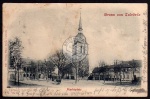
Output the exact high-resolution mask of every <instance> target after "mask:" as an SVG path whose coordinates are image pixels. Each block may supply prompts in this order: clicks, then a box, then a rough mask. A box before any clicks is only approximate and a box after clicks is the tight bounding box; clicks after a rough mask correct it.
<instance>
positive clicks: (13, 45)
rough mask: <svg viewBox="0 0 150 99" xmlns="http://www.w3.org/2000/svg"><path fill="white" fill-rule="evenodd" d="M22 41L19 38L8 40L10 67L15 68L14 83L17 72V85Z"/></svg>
mask: <svg viewBox="0 0 150 99" xmlns="http://www.w3.org/2000/svg"><path fill="white" fill-rule="evenodd" d="M22 49H23V46H22V42H21V41H20V39H19V38H17V37H16V38H15V40H14V41H9V53H10V61H11V65H12V67H13V68H14V69H15V84H16V80H17V77H16V76H17V72H18V85H19V69H20V68H21V65H22V63H23V62H22V56H21V54H22Z"/></svg>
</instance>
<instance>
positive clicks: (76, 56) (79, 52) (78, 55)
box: [72, 13, 89, 79]
mask: <svg viewBox="0 0 150 99" xmlns="http://www.w3.org/2000/svg"><path fill="white" fill-rule="evenodd" d="M72 48H73V49H72V50H73V55H72V57H73V62H74V63H75V68H74V70H73V71H74V72H73V75H74V77H75V78H76V79H77V78H84V77H87V76H88V74H89V61H88V44H87V41H86V37H85V36H84V34H83V28H82V22H81V13H80V20H79V27H78V34H77V35H76V36H75V38H74V43H73V47H72Z"/></svg>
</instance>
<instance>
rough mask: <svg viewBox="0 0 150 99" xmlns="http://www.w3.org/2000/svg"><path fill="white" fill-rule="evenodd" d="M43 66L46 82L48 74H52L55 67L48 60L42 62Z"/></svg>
mask: <svg viewBox="0 0 150 99" xmlns="http://www.w3.org/2000/svg"><path fill="white" fill-rule="evenodd" d="M44 65H45V73H46V80H48V77H49V73H51V74H52V71H54V69H55V66H54V65H53V63H52V62H51V61H50V60H48V61H46V59H45V60H44Z"/></svg>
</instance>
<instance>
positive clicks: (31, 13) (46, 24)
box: [3, 4, 146, 68]
mask: <svg viewBox="0 0 150 99" xmlns="http://www.w3.org/2000/svg"><path fill="white" fill-rule="evenodd" d="M3 6H4V12H5V14H4V15H5V16H4V21H5V22H4V27H5V28H6V29H7V33H8V36H9V39H13V38H14V37H16V36H18V37H20V38H21V40H22V43H23V46H24V50H23V54H22V55H23V57H24V58H27V57H29V58H31V59H36V60H39V59H41V60H43V59H45V58H47V57H48V55H49V54H53V53H54V52H55V50H56V49H62V45H63V42H64V41H65V40H66V39H67V38H69V37H70V36H75V35H77V33H78V24H79V17H80V8H82V10H81V12H82V15H81V16H82V27H83V34H84V35H85V37H86V39H87V43H88V44H89V49H88V51H89V55H88V57H89V63H90V68H93V67H94V66H97V65H98V62H99V61H101V60H103V61H105V62H106V63H107V64H112V63H113V61H114V59H118V60H131V59H141V37H142V32H141V31H142V30H141V27H142V20H143V14H142V13H143V11H145V9H146V8H145V7H144V5H142V4H136V5H134V4H125V5H121V4H117V5H110V4H26V5H25V4H19V5H17V4H11V5H9V4H5V5H3ZM104 13H110V14H118V13H122V14H125V13H135V14H137V13H139V14H140V16H128V17H126V16H120V17H119V16H111V17H110V16H104Z"/></svg>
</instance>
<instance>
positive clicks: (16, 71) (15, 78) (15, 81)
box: [15, 67, 17, 85]
mask: <svg viewBox="0 0 150 99" xmlns="http://www.w3.org/2000/svg"><path fill="white" fill-rule="evenodd" d="M16 72H17V71H16V67H15V85H16V80H17V78H16V76H17V73H16Z"/></svg>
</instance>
